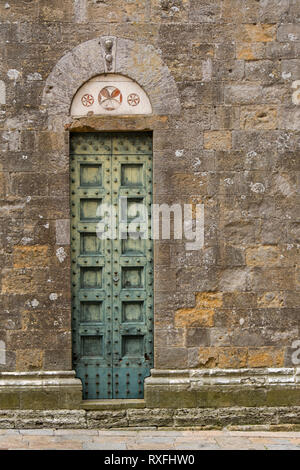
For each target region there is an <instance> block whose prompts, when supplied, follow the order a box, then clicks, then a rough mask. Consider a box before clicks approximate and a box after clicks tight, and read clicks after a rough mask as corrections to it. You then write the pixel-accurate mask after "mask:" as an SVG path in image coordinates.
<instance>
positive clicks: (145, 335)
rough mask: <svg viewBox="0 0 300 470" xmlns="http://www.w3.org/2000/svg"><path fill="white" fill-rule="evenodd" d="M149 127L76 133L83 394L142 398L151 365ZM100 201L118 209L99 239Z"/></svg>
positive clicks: (76, 313) (76, 325) (77, 321)
mask: <svg viewBox="0 0 300 470" xmlns="http://www.w3.org/2000/svg"><path fill="white" fill-rule="evenodd" d="M151 200H152V136H151V134H150V133H76V134H72V135H71V238H72V248H71V252H72V300H73V302H72V307H73V316H72V318H73V322H72V325H73V363H74V367H75V369H76V371H77V375H78V377H80V378H81V380H82V382H83V389H84V398H85V399H87V398H90V399H91V398H93V399H94V398H142V397H143V383H144V378H145V377H146V376H147V375H149V371H150V368H151V367H152V366H153V253H152V241H151V239H149V238H148V235H149V232H148V228H149V224H150V210H151V209H150V205H151ZM103 204H108V205H111V206H112V207H113V208H114V209H115V210H116V212H117V231H116V237H115V238H114V239H112V240H111V239H107V238H106V239H100V238H98V236H97V233H96V226H97V223H98V222H99V221H101V218H103V217H104V216H105V214H104V211H103V210H102V209H103V208H104V206H103Z"/></svg>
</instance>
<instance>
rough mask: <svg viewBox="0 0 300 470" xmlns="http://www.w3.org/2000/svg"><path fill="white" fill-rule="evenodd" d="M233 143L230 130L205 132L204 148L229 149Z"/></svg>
mask: <svg viewBox="0 0 300 470" xmlns="http://www.w3.org/2000/svg"><path fill="white" fill-rule="evenodd" d="M231 145H232V142H231V132H230V131H206V132H204V148H205V149H206V150H229V149H231Z"/></svg>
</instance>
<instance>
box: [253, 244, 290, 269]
mask: <svg viewBox="0 0 300 470" xmlns="http://www.w3.org/2000/svg"><path fill="white" fill-rule="evenodd" d="M282 263H283V255H282V253H281V250H280V249H279V248H278V247H276V246H273V245H261V246H258V247H252V248H247V249H246V264H247V265H248V266H281V265H282Z"/></svg>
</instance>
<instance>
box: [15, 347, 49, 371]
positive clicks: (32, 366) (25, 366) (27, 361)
mask: <svg viewBox="0 0 300 470" xmlns="http://www.w3.org/2000/svg"><path fill="white" fill-rule="evenodd" d="M43 359H44V352H43V351H40V350H38V349H21V350H18V351H16V370H17V371H30V370H40V369H42V368H43Z"/></svg>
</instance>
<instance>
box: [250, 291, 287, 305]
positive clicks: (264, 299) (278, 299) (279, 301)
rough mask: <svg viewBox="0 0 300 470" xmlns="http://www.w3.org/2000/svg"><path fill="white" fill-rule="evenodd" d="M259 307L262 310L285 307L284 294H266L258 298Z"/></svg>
mask: <svg viewBox="0 0 300 470" xmlns="http://www.w3.org/2000/svg"><path fill="white" fill-rule="evenodd" d="M257 306H258V307H262V308H280V307H284V296H283V293H282V292H264V293H263V294H261V295H259V296H258V297H257Z"/></svg>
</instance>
